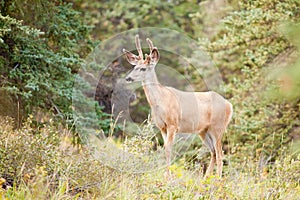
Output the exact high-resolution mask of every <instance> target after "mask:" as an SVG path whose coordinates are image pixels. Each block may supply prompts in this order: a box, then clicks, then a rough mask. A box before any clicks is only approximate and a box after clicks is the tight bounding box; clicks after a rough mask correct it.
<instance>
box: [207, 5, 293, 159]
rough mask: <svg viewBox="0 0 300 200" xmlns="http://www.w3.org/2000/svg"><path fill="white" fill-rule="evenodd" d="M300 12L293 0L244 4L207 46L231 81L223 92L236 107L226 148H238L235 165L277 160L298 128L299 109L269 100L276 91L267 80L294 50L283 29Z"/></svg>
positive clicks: (271, 82) (269, 80)
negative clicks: (245, 159) (279, 59)
mask: <svg viewBox="0 0 300 200" xmlns="http://www.w3.org/2000/svg"><path fill="white" fill-rule="evenodd" d="M298 7H299V3H298V1H293V0H291V1H289V0H288V1H277V0H273V1H251V2H249V1H241V2H239V3H238V8H237V10H235V11H233V12H230V13H229V14H228V15H227V16H226V17H225V18H224V19H223V20H222V21H223V24H224V27H222V28H221V30H220V32H219V33H218V34H217V35H216V36H214V38H213V39H212V41H211V42H207V41H206V42H205V43H203V44H204V45H205V46H206V47H207V50H208V51H209V52H210V54H211V56H212V58H213V60H214V62H215V64H216V65H217V66H218V67H219V69H220V71H221V72H222V75H223V77H224V79H225V80H226V81H227V83H226V86H225V87H224V91H225V92H226V95H227V96H228V97H231V98H230V101H231V103H232V104H233V105H234V119H233V122H232V123H231V125H230V126H229V127H230V128H229V133H227V138H226V141H225V143H230V144H235V145H236V147H235V148H234V149H231V150H230V149H228V150H229V152H231V153H234V152H235V153H237V157H236V159H242V158H243V155H244V154H247V155H248V156H253V158H255V159H258V160H259V159H262V155H264V154H266V155H268V156H270V157H269V160H268V161H270V159H274V157H276V155H277V151H278V149H279V148H281V147H282V146H284V145H285V144H286V143H287V142H288V141H290V137H289V133H291V131H292V130H293V127H295V126H299V121H297V120H295V119H296V118H297V116H298V112H299V111H298V106H297V103H294V102H288V101H276V100H273V99H270V98H269V97H268V93H270V91H273V90H274V88H277V87H278V85H277V82H276V81H275V80H272V78H271V76H269V74H270V73H272V72H271V71H274V70H273V69H274V68H276V66H273V65H274V64H272V60H273V59H274V58H275V57H277V56H278V55H280V54H281V53H284V52H286V51H287V50H289V49H292V48H293V44H292V43H291V42H290V41H289V40H288V38H287V37H286V36H285V35H284V34H283V33H282V32H280V30H279V27H283V26H282V25H283V23H287V22H290V21H295V20H297V19H299V12H298ZM267 67H269V68H267ZM246 152H247V153H246Z"/></svg>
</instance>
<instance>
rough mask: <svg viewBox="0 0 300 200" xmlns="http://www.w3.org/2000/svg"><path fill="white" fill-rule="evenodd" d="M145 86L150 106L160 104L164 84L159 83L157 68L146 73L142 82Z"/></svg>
mask: <svg viewBox="0 0 300 200" xmlns="http://www.w3.org/2000/svg"><path fill="white" fill-rule="evenodd" d="M142 84H143V88H144V91H145V94H146V97H147V100H148V103H149V104H150V106H154V105H158V104H159V99H161V96H162V87H163V86H162V85H161V84H160V83H159V81H158V79H157V76H156V73H155V70H153V71H151V72H150V73H148V74H147V75H146V78H145V80H144V81H143V82H142Z"/></svg>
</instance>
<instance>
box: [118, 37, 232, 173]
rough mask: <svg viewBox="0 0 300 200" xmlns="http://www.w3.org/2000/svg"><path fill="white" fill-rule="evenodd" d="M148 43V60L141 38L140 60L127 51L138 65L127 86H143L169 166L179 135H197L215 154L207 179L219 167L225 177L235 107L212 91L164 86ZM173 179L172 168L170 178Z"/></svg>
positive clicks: (137, 43)
mask: <svg viewBox="0 0 300 200" xmlns="http://www.w3.org/2000/svg"><path fill="white" fill-rule="evenodd" d="M147 42H148V45H149V47H150V54H149V55H147V54H145V59H144V58H143V52H142V49H141V44H140V40H139V36H138V35H136V37H135V43H136V48H137V51H138V54H139V55H138V56H137V55H134V54H133V53H131V52H129V51H127V50H125V49H123V52H124V54H125V56H126V59H127V61H128V62H129V63H130V64H131V65H134V68H133V70H132V71H131V72H130V73H129V74H128V75H127V76H126V78H125V79H126V81H127V82H134V81H141V82H142V85H143V89H144V92H145V94H146V97H147V100H148V103H149V104H150V107H151V113H152V117H153V120H154V122H155V123H156V126H157V127H158V128H159V129H160V131H161V133H162V136H163V139H164V147H165V154H166V160H167V165H168V166H170V164H171V150H172V144H173V140H174V137H175V135H176V133H196V134H198V135H199V136H200V138H201V139H202V141H203V142H204V144H205V145H206V146H207V147H208V148H209V150H210V153H211V160H210V164H209V166H208V169H207V171H206V174H205V176H206V177H207V176H209V175H211V174H212V173H213V170H214V165H215V163H217V175H218V176H219V177H221V175H222V168H223V162H222V157H223V151H222V144H221V140H222V135H223V133H224V132H225V130H226V127H227V126H228V124H229V121H230V119H231V116H232V112H233V109H232V104H231V103H230V102H228V101H227V100H226V99H224V98H223V97H222V96H221V95H219V94H217V93H215V92H212V91H209V92H184V91H180V90H177V89H175V88H172V87H166V86H163V85H161V84H160V83H159V81H158V79H157V76H156V73H155V66H156V64H157V62H158V60H159V58H160V54H159V52H158V49H157V48H156V47H154V46H153V43H152V41H151V40H150V39H149V38H147ZM170 175H171V172H170V170H169V167H168V170H167V176H168V177H170Z"/></svg>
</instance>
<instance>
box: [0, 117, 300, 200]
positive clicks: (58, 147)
mask: <svg viewBox="0 0 300 200" xmlns="http://www.w3.org/2000/svg"><path fill="white" fill-rule="evenodd" d="M12 124H13V122H12V120H11V119H10V118H4V117H1V118H0V185H1V189H0V197H2V199H24V200H25V199H26V200H27V199H53V200H54V199H55V200H57V199H295V200H296V199H299V198H300V183H299V180H300V156H299V151H294V152H293V153H291V152H290V151H289V148H288V147H287V148H284V149H281V150H280V153H279V157H277V158H276V160H274V161H272V162H268V163H265V164H263V165H262V164H261V163H260V162H258V161H254V160H252V159H251V157H250V156H249V157H248V156H247V155H244V159H243V161H242V162H235V161H234V160H235V159H233V157H234V156H235V155H226V158H225V160H226V162H225V163H226V164H225V167H224V176H223V177H222V178H221V179H218V178H216V177H214V176H211V177H209V178H207V179H204V178H203V175H202V174H203V173H202V171H203V170H202V169H201V166H202V165H201V164H200V165H195V163H193V162H191V159H189V158H188V157H187V156H181V155H179V157H178V159H175V160H174V163H173V165H172V166H171V170H172V173H173V179H172V180H171V181H167V180H166V179H165V177H164V172H165V169H164V168H163V167H160V168H157V169H155V168H154V169H152V170H146V171H145V172H135V173H132V172H130V170H129V171H126V170H120V169H118V168H117V167H114V166H117V165H107V163H105V162H103V161H102V160H101V159H97V157H95V152H92V151H91V149H90V148H87V147H86V146H82V145H77V146H74V145H73V144H72V142H71V136H70V135H71V134H70V132H69V130H68V129H66V128H63V127H62V126H57V125H54V124H53V123H48V124H45V125H42V126H41V125H39V126H37V125H36V124H35V123H33V122H32V119H29V120H28V121H27V122H26V123H25V124H24V125H23V128H21V129H19V130H16V129H14V128H13V127H12ZM151 131H153V129H152V128H151V124H147V123H146V124H144V125H142V126H141V127H139V132H138V134H137V135H135V136H132V137H130V138H127V139H126V140H125V142H120V140H116V139H115V138H113V137H112V136H111V138H109V139H108V140H107V141H109V142H110V143H111V144H114V145H115V147H116V148H119V149H121V150H122V151H126V152H128V153H130V154H129V155H130V156H136V157H137V158H142V157H147V156H149V155H151V153H152V154H154V153H155V152H157V151H160V150H162V147H160V146H159V145H158V139H157V138H156V136H155V135H153V134H152V133H153V132H151ZM99 142H100V143H101V141H99ZM102 142H103V141H102ZM102 150H103V149H102ZM116 151H117V149H116ZM196 152H198V153H199V150H197V151H196ZM106 153H111V154H114V153H116V152H114V151H113V150H112V151H107V152H106ZM182 153H183V155H184V152H182ZM107 156H108V157H109V156H112V157H113V155H107ZM202 158H203V159H204V160H205V156H202ZM143 161H144V162H146V161H147V160H146V161H145V160H143ZM150 161H151V160H150ZM115 162H119V161H118V160H115ZM148 162H149V160H148ZM117 164H118V163H117ZM119 164H120V163H119ZM128 166H130V165H126V167H128ZM133 167H134V166H133Z"/></svg>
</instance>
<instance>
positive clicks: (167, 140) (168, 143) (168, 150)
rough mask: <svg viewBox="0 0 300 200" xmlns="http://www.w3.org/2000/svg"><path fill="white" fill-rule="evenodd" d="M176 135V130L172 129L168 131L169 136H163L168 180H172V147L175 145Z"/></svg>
mask: <svg viewBox="0 0 300 200" xmlns="http://www.w3.org/2000/svg"><path fill="white" fill-rule="evenodd" d="M175 134H176V129H175V128H174V127H170V128H168V129H167V134H166V135H164V136H163V137H164V146H165V154H166V164H167V172H166V176H167V178H168V179H170V178H171V171H170V166H171V156H172V145H173V141H174V136H175Z"/></svg>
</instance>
